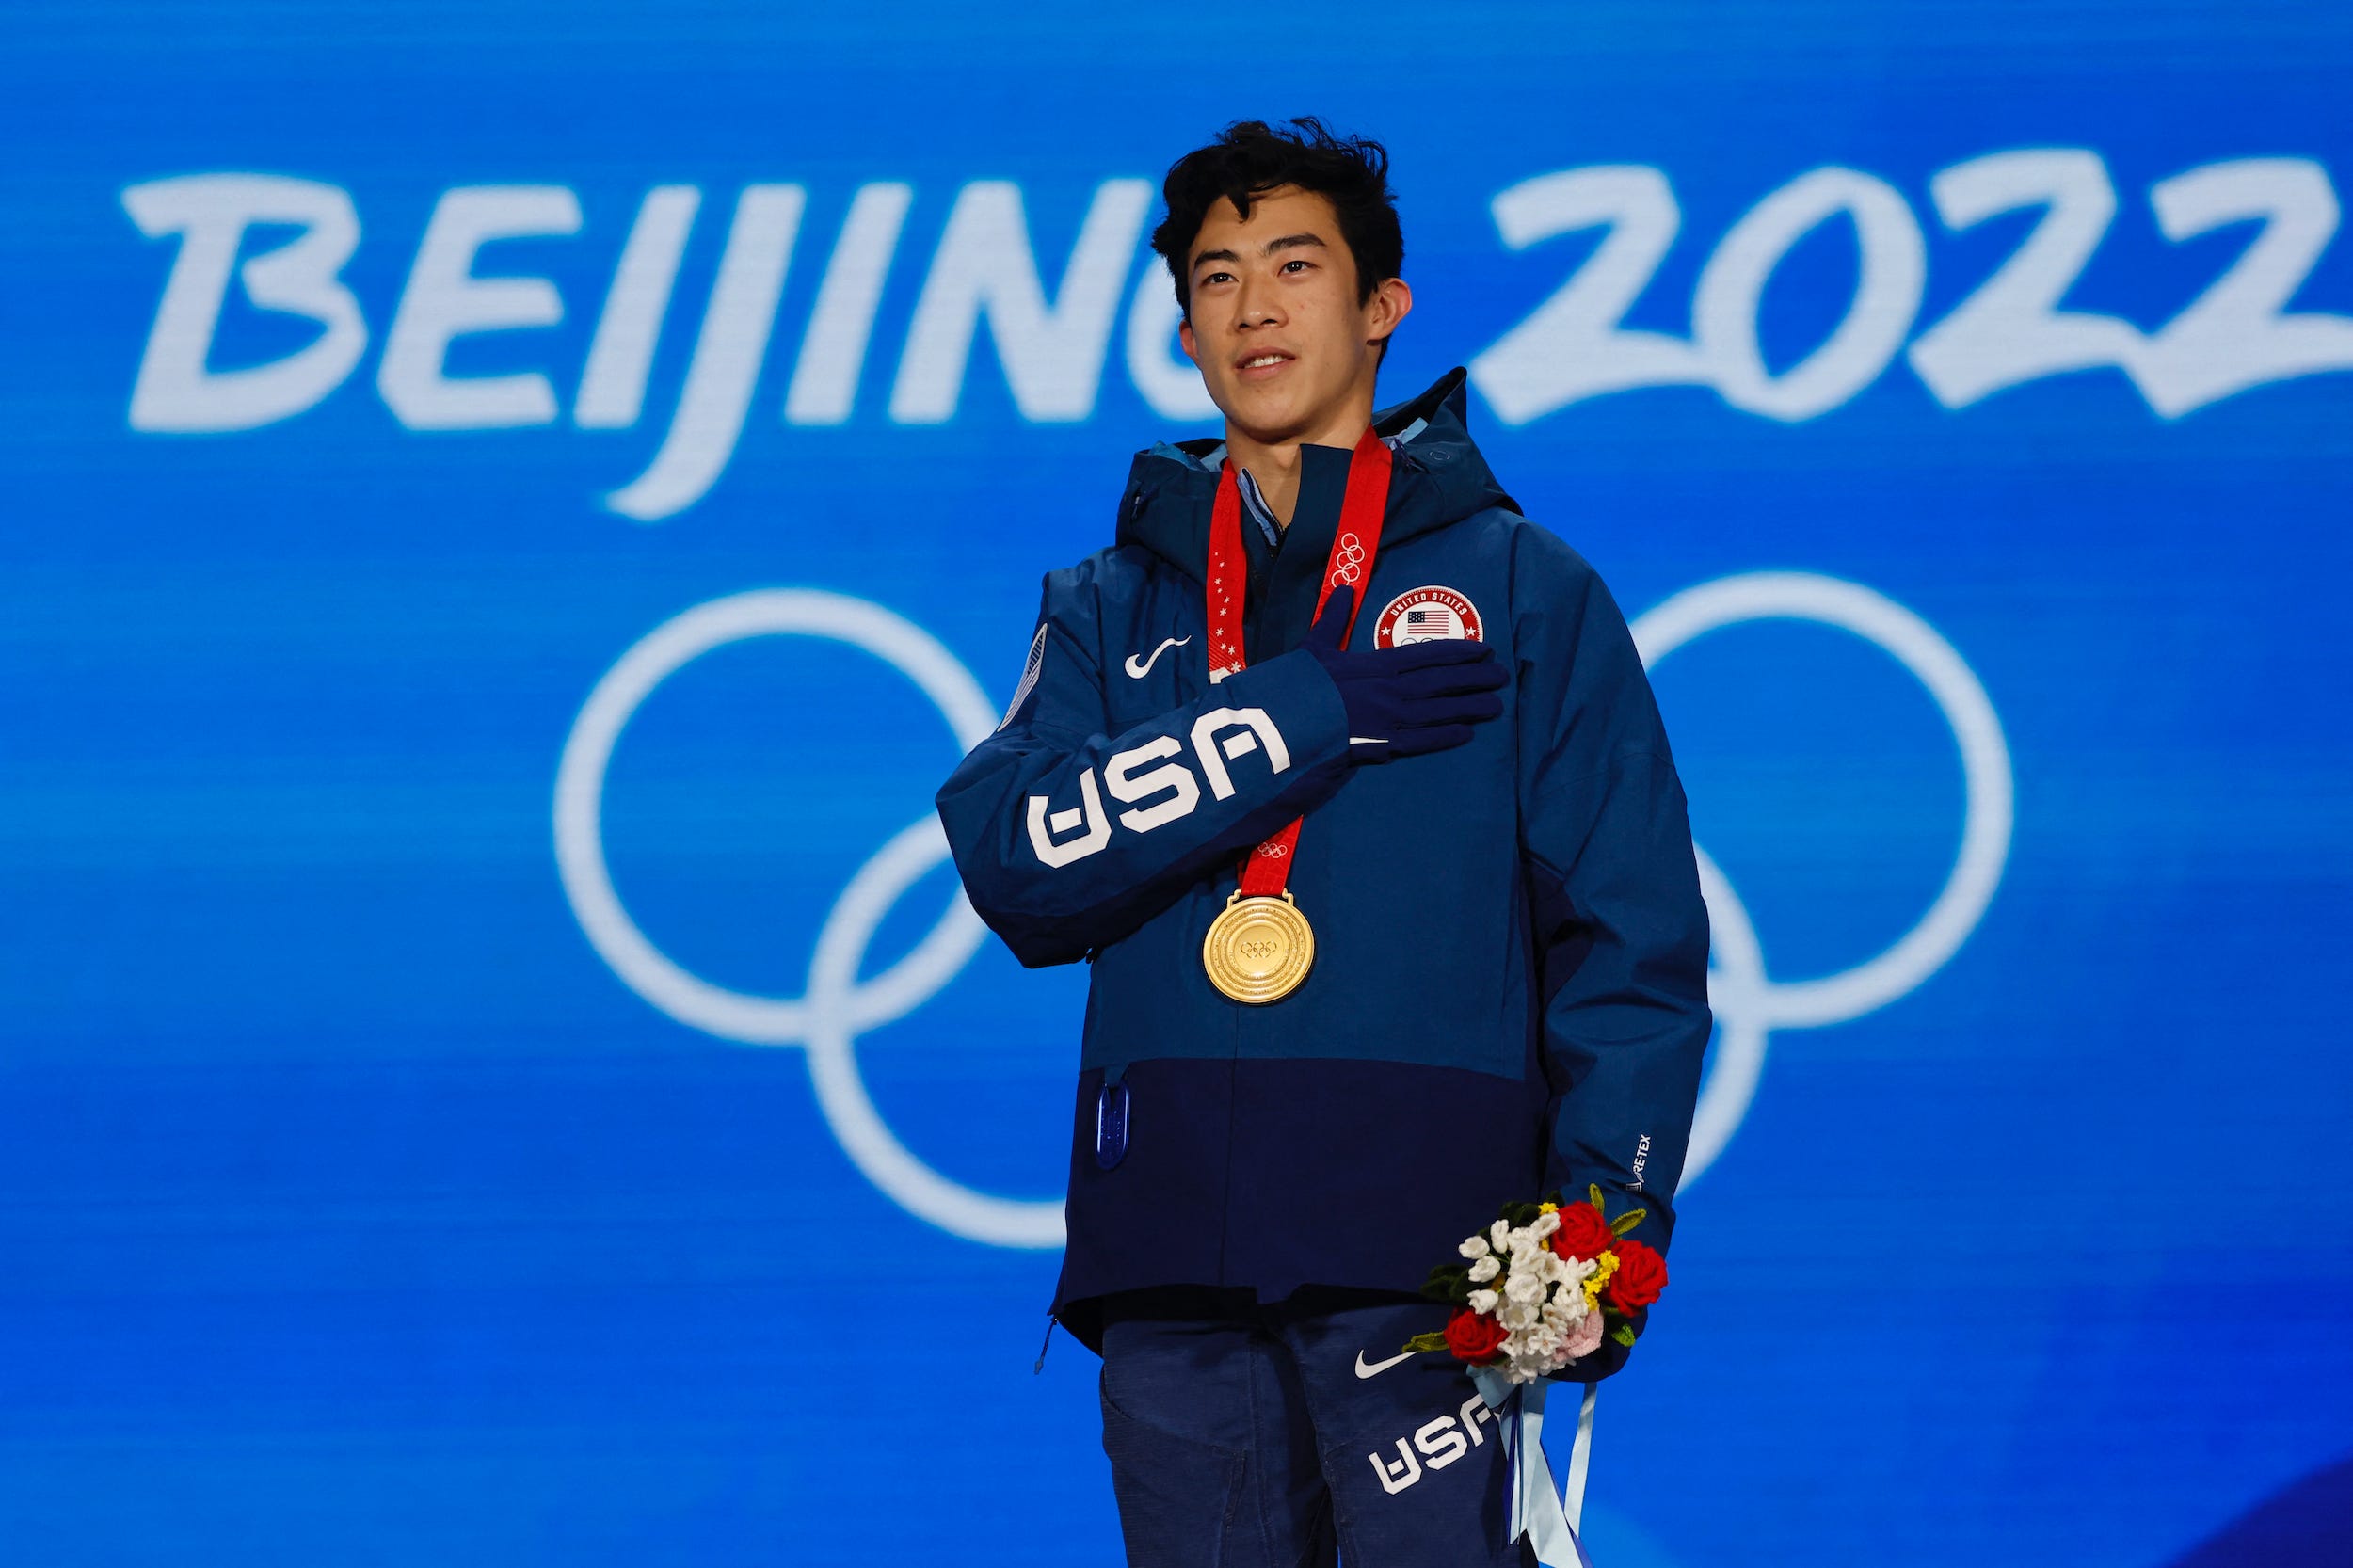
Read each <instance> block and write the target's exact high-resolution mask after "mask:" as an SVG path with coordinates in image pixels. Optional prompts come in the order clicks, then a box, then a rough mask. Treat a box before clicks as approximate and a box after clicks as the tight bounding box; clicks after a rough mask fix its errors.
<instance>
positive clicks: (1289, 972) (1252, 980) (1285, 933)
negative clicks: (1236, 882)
mask: <svg viewBox="0 0 2353 1568" xmlns="http://www.w3.org/2000/svg"><path fill="white" fill-rule="evenodd" d="M1315 961H1316V934H1315V932H1314V931H1313V930H1312V929H1311V928H1310V927H1309V926H1308V924H1307V917H1306V916H1305V915H1303V914H1301V913H1300V912H1299V906H1298V905H1296V904H1293V903H1291V901H1290V899H1289V897H1288V896H1285V897H1283V898H1241V897H1239V896H1238V897H1236V898H1235V899H1233V900H1232V901H1231V902H1230V903H1228V904H1226V905H1225V908H1224V909H1223V910H1221V911H1219V913H1218V917H1217V919H1216V920H1211V921H1210V922H1209V936H1208V937H1207V938H1206V939H1205V940H1204V941H1203V942H1202V944H1201V967H1202V968H1205V969H1207V970H1209V984H1212V985H1214V986H1216V987H1217V988H1218V989H1219V990H1221V991H1223V992H1225V994H1226V995H1227V996H1229V997H1231V998H1233V999H1234V1000H1236V1001H1246V1002H1253V1003H1257V1002H1269V1001H1279V1000H1282V999H1283V998H1285V997H1287V996H1289V995H1290V994H1291V992H1293V991H1295V990H1297V989H1298V988H1299V983H1300V982H1301V981H1303V980H1305V979H1306V978H1307V969H1308V967H1309V966H1310V965H1312V964H1313V963H1314V962H1315Z"/></svg>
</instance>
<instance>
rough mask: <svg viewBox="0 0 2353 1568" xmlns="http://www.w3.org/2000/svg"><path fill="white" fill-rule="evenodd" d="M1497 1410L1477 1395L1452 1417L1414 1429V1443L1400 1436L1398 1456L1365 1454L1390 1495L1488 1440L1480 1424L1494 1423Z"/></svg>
mask: <svg viewBox="0 0 2353 1568" xmlns="http://www.w3.org/2000/svg"><path fill="white" fill-rule="evenodd" d="M1495 1418H1496V1413H1495V1412H1494V1411H1492V1410H1489V1409H1488V1408H1487V1401H1486V1400H1482V1399H1481V1398H1480V1397H1479V1396H1478V1395H1476V1394H1474V1395H1472V1396H1471V1397H1470V1398H1469V1399H1467V1400H1464V1401H1463V1408H1462V1409H1461V1410H1459V1411H1457V1412H1456V1413H1455V1414H1454V1415H1452V1416H1439V1417H1438V1418H1437V1419H1436V1420H1434V1421H1430V1422H1427V1423H1425V1424H1423V1425H1422V1426H1419V1427H1417V1428H1416V1429H1415V1430H1414V1432H1413V1436H1412V1441H1411V1445H1410V1446H1408V1442H1407V1439H1405V1438H1402V1437H1401V1438H1399V1439H1398V1440H1397V1442H1396V1444H1395V1448H1396V1449H1397V1457H1396V1458H1395V1459H1391V1458H1390V1457H1389V1456H1388V1454H1387V1452H1386V1451H1376V1452H1373V1453H1369V1454H1367V1455H1366V1456H1365V1457H1366V1458H1367V1459H1368V1460H1369V1461H1371V1463H1372V1471H1373V1474H1374V1475H1377V1476H1379V1477H1380V1478H1381V1490H1382V1491H1383V1492H1385V1493H1386V1494H1388V1495H1389V1496H1397V1494H1399V1493H1400V1492H1402V1491H1404V1490H1405V1489H1406V1488H1407V1487H1409V1486H1411V1485H1413V1484H1414V1483H1415V1482H1416V1481H1418V1480H1421V1479H1422V1477H1423V1475H1424V1474H1427V1473H1433V1472H1436V1471H1439V1470H1443V1469H1445V1468H1446V1467H1447V1466H1448V1465H1449V1464H1453V1463H1454V1462H1455V1461H1456V1460H1458V1459H1460V1458H1462V1457H1463V1456H1464V1455H1465V1454H1466V1453H1468V1452H1470V1451H1471V1449H1473V1448H1478V1447H1479V1446H1480V1445H1481V1444H1482V1443H1484V1442H1485V1441H1486V1440H1487V1439H1486V1436H1485V1434H1484V1433H1482V1432H1481V1431H1480V1430H1479V1428H1480V1423H1481V1422H1486V1423H1488V1424H1489V1425H1493V1424H1494V1422H1495Z"/></svg>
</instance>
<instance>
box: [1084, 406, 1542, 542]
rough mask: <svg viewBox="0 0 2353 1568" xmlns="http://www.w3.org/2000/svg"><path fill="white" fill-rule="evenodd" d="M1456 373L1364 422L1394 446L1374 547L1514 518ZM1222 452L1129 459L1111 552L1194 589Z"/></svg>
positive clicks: (1192, 446)
mask: <svg viewBox="0 0 2353 1568" xmlns="http://www.w3.org/2000/svg"><path fill="white" fill-rule="evenodd" d="M1463 381H1464V371H1463V367H1462V366H1460V365H1457V366H1456V367H1455V368H1454V369H1452V370H1449V371H1448V372H1447V373H1446V374H1445V375H1444V376H1439V377H1438V379H1437V380H1436V381H1434V382H1433V383H1432V384H1431V386H1430V388H1429V390H1428V391H1426V392H1422V393H1421V395H1420V396H1418V397H1416V398H1414V399H1412V400H1411V401H1410V402H1405V403H1401V404H1398V405H1396V406H1395V407H1393V408H1384V409H1381V410H1379V411H1377V412H1375V413H1374V414H1373V416H1372V427H1373V429H1374V431H1375V432H1376V433H1378V434H1379V435H1381V436H1382V437H1384V438H1388V437H1396V438H1399V440H1398V441H1397V444H1396V447H1395V450H1396V453H1397V474H1396V477H1395V478H1394V479H1393V480H1392V481H1391V487H1392V488H1391V490H1390V494H1389V511H1388V516H1387V518H1386V520H1385V521H1384V522H1383V524H1382V529H1381V539H1382V543H1383V544H1384V545H1387V544H1390V543H1393V542H1395V541H1397V540H1401V539H1409V538H1412V537H1413V536H1416V535H1417V534H1427V533H1430V532H1432V531H1433V530H1435V529H1439V528H1444V527H1446V526H1447V525H1448V524H1449V523H1453V522H1459V521H1461V520H1463V519H1465V518H1466V517H1469V516H1471V515H1472V514H1473V513H1475V512H1481V511H1484V510H1486V509H1487V508H1488V507H1490V506H1501V507H1504V508H1505V509H1507V510H1510V511H1514V512H1516V511H1518V510H1519V504H1518V503H1516V502H1514V501H1513V499H1512V498H1511V497H1510V496H1508V495H1506V494H1504V493H1503V488H1502V487H1501V486H1499V485H1497V483H1496V476H1495V474H1494V473H1493V472H1491V471H1490V470H1489V469H1488V467H1487V460H1486V459H1485V458H1484V457H1482V456H1480V455H1479V448H1478V447H1477V446H1476V445H1474V444H1473V443H1472V441H1471V439H1470V431H1469V429H1468V428H1467V426H1466V425H1465V419H1464V404H1465V397H1464V393H1463ZM1224 455H1225V441H1224V440H1221V439H1219V438H1217V437H1215V436H1209V437H1204V438H1202V439H1200V440H1189V441H1175V442H1170V441H1162V442H1160V444H1159V445H1157V446H1154V447H1150V448H1147V449H1146V450H1144V451H1143V452H1139V453H1137V454H1136V457H1135V462H1134V464H1133V465H1132V466H1131V467H1130V468H1129V469H1128V489H1127V492H1126V493H1125V494H1124V495H1122V496H1121V497H1120V502H1119V535H1118V542H1119V543H1121V544H1123V545H1128V544H1132V545H1139V546H1141V547H1143V548H1144V549H1145V550H1148V551H1150V552H1152V553H1154V554H1155V555H1158V556H1160V558H1161V559H1163V560H1165V561H1166V562H1168V564H1169V565H1170V566H1172V567H1174V568H1177V570H1178V571H1180V572H1182V573H1184V574H1185V575H1186V576H1187V577H1189V578H1191V579H1193V581H1194V582H1196V583H1198V582H1200V581H1201V578H1202V574H1203V573H1204V572H1205V571H1206V570H1207V569H1208V563H1209V508H1210V505H1211V504H1212V503H1214V502H1215V500H1216V498H1217V474H1218V463H1219V462H1221V461H1222V460H1223V458H1224Z"/></svg>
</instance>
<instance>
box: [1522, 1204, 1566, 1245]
mask: <svg viewBox="0 0 2353 1568" xmlns="http://www.w3.org/2000/svg"><path fill="white" fill-rule="evenodd" d="M1560 1228H1561V1213H1560V1210H1558V1209H1555V1210H1554V1211H1553V1212H1551V1213H1549V1214H1539V1215H1537V1216H1536V1218H1535V1219H1534V1220H1533V1221H1532V1222H1530V1223H1529V1227H1528V1231H1529V1235H1531V1236H1534V1237H1536V1238H1538V1239H1540V1240H1541V1239H1542V1238H1544V1237H1546V1236H1550V1235H1551V1234H1552V1233H1553V1232H1554V1231H1556V1230H1559V1229H1560Z"/></svg>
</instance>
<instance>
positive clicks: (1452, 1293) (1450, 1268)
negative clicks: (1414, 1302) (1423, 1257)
mask: <svg viewBox="0 0 2353 1568" xmlns="http://www.w3.org/2000/svg"><path fill="white" fill-rule="evenodd" d="M1470 1291H1471V1284H1470V1271H1469V1270H1468V1269H1466V1268H1465V1267H1463V1266H1462V1265H1461V1264H1459V1263H1457V1264H1451V1265H1449V1264H1445V1263H1441V1264H1439V1265H1438V1266H1437V1267H1436V1268H1434V1269H1433V1270H1431V1271H1430V1277H1429V1278H1428V1279H1426V1280H1423V1281H1422V1282H1421V1293H1422V1295H1423V1296H1424V1297H1426V1298H1427V1299H1429V1300H1431V1301H1433V1302H1445V1303H1446V1304H1449V1306H1460V1305H1462V1304H1464V1303H1465V1302H1466V1301H1468V1300H1469V1299H1470Z"/></svg>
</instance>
